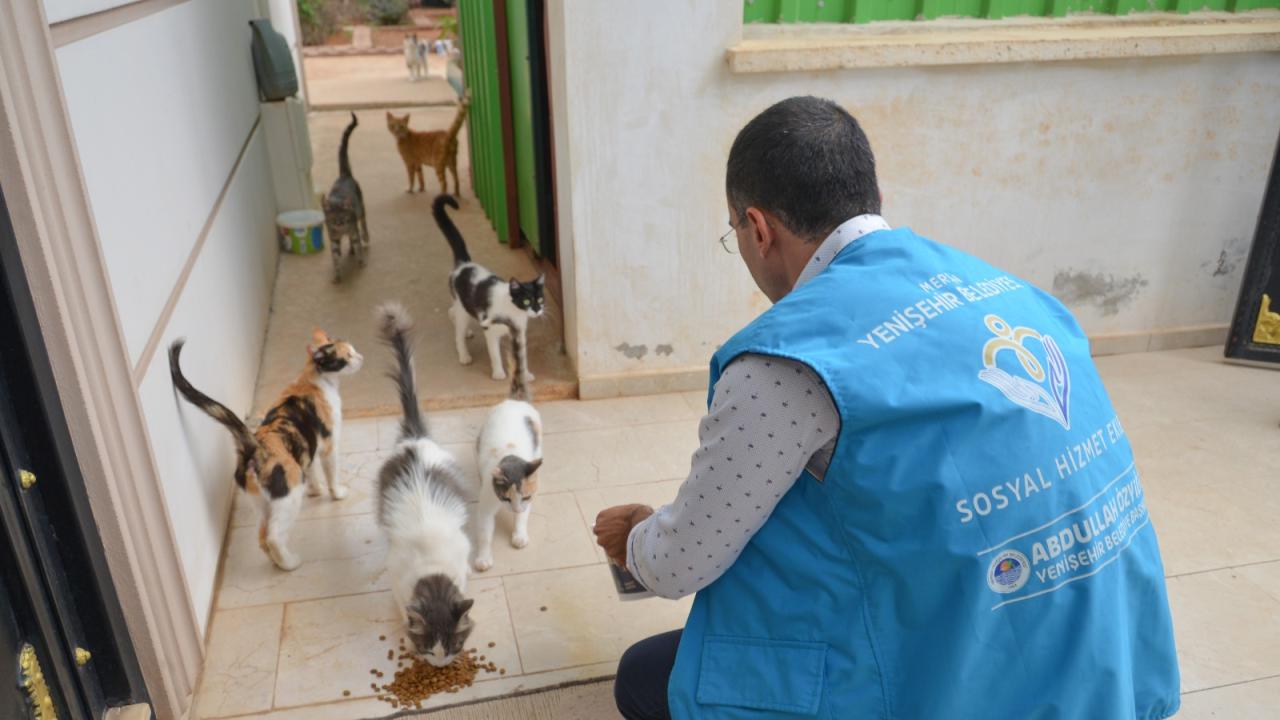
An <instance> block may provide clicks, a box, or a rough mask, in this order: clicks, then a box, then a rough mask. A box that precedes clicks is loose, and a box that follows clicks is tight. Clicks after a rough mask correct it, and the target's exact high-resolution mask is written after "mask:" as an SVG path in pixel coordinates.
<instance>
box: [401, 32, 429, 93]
mask: <svg viewBox="0 0 1280 720" xmlns="http://www.w3.org/2000/svg"><path fill="white" fill-rule="evenodd" d="M404 64H405V66H406V67H408V68H409V81H410V82H413V81H416V80H422V79H424V78H426V77H427V43H426V42H425V41H423V40H419V39H418V34H417V33H409V34H408V35H405V36H404Z"/></svg>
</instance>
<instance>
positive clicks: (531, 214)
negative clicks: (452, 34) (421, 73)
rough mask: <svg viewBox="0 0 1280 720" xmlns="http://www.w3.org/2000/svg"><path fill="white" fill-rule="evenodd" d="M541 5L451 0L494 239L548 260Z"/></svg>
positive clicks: (474, 151)
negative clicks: (517, 243)
mask: <svg viewBox="0 0 1280 720" xmlns="http://www.w3.org/2000/svg"><path fill="white" fill-rule="evenodd" d="M543 10H544V5H543V3H542V0H458V11H459V18H458V24H459V26H460V29H461V33H462V53H463V72H464V77H465V79H466V83H467V87H469V88H470V89H471V103H472V105H471V125H470V128H471V131H470V134H469V136H468V137H469V140H470V148H471V167H472V176H473V181H474V185H475V189H476V195H477V197H479V199H480V203H481V205H482V206H483V207H484V209H485V214H486V215H487V216H488V217H489V220H490V221H491V222H492V223H493V227H494V229H495V230H496V231H497V233H498V238H499V239H500V240H502V241H503V242H507V241H508V240H511V239H518V238H520V237H521V236H523V238H524V239H525V240H527V241H528V242H529V244H530V245H531V246H532V247H533V249H534V251H535V252H536V253H537V254H538V255H539V256H540V257H542V258H546V259H549V260H550V261H551V262H552V263H554V262H555V244H554V238H553V235H554V227H553V225H552V216H553V209H552V205H551V169H550V162H551V161H550V148H549V142H550V141H549V138H550V129H549V127H548V126H547V117H548V109H547V102H548V101H547V98H546V89H545V72H546V70H545V68H544V67H543V65H544V60H543V45H544V42H543V36H542V19H543ZM504 100H505V101H506V105H505V107H504V104H503V102H504ZM504 112H506V113H507V122H508V123H509V124H508V125H507V127H506V129H505V131H504V127H503V120H504V118H503V113H504ZM512 203H514V207H512Z"/></svg>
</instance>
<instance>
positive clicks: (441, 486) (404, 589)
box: [378, 303, 474, 667]
mask: <svg viewBox="0 0 1280 720" xmlns="http://www.w3.org/2000/svg"><path fill="white" fill-rule="evenodd" d="M378 322H379V326H380V327H379V329H380V331H381V335H382V339H383V341H384V342H386V343H387V344H388V345H389V346H390V347H391V350H392V352H393V353H394V354H395V357H396V364H397V369H396V371H395V372H394V373H392V374H391V377H392V378H393V379H394V380H395V382H396V390H397V392H398V394H399V396H400V406H401V410H402V412H403V417H402V419H401V421H400V440H399V442H398V443H397V444H396V447H395V453H394V454H393V455H392V456H391V457H390V458H388V459H387V461H386V463H384V464H383V466H382V469H381V470H380V471H379V473H378V524H379V525H380V526H381V527H382V530H383V532H384V533H386V536H387V545H388V549H387V569H388V571H389V572H390V575H391V593H392V596H393V597H394V598H395V601H396V605H397V606H398V607H399V608H400V612H401V614H402V617H403V619H404V621H405V624H406V625H407V626H408V630H409V638H410V639H411V640H412V641H413V646H414V649H415V650H416V651H417V652H418V654H419V655H421V656H422V657H423V658H424V659H426V661H427V662H429V663H430V664H432V665H434V666H436V667H444V666H445V665H448V664H449V663H451V662H453V659H454V658H455V657H457V655H458V653H460V652H462V649H463V645H464V643H466V641H467V637H468V636H470V634H471V630H472V628H473V623H472V621H471V618H470V617H469V615H468V612H469V611H470V610H471V606H472V604H473V602H474V601H473V600H471V599H470V598H467V597H465V596H464V595H463V593H464V592H466V589H467V559H468V557H469V555H470V554H471V543H470V541H469V540H468V539H467V533H466V525H467V504H466V501H465V500H464V498H463V492H464V485H463V482H464V481H463V472H462V470H461V469H460V468H459V467H458V464H457V462H456V461H455V460H454V458H453V456H452V455H450V454H449V453H448V452H447V451H446V450H444V449H443V448H441V447H440V446H439V445H437V444H436V443H435V441H433V440H432V439H431V438H430V436H429V435H428V433H427V426H426V424H425V423H424V421H423V418H422V411H421V410H420V409H419V407H418V393H417V387H416V384H415V380H414V372H413V347H412V344H411V340H410V337H409V332H410V329H411V328H412V324H413V323H412V320H411V319H410V318H409V314H408V313H407V312H405V309H404V308H403V307H402V306H400V305H399V304H395V303H388V304H386V305H383V306H382V307H380V308H378Z"/></svg>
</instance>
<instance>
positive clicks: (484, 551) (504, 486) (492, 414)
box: [472, 332, 542, 572]
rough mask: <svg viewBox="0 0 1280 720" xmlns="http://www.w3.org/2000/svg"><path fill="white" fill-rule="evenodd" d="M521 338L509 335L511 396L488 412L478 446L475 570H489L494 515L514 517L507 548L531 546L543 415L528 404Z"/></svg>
mask: <svg viewBox="0 0 1280 720" xmlns="http://www.w3.org/2000/svg"><path fill="white" fill-rule="evenodd" d="M519 338H520V335H519V333H514V332H513V333H512V334H511V344H512V353H511V355H512V357H513V358H514V359H515V368H513V370H512V373H511V392H510V394H509V396H508V398H507V399H506V400H503V401H502V402H500V403H498V404H497V405H496V406H494V408H493V409H492V410H490V411H489V416H488V418H486V419H485V423H484V427H482V428H481V429H480V437H479V439H478V440H477V441H476V466H477V467H479V469H480V489H479V492H478V493H477V499H478V500H479V502H478V503H477V505H476V509H475V516H474V527H475V548H476V556H475V559H474V560H473V561H472V564H473V566H474V567H475V569H476V570H479V571H480V572H484V571H485V570H488V569H489V568H491V567H493V526H494V519H495V518H496V516H497V514H498V511H499V510H501V509H502V508H504V507H506V508H507V509H509V510H511V512H513V513H515V528H514V529H513V530H512V532H511V545H512V546H513V547H516V548H522V547H525V546H526V545H528V544H529V511H530V510H531V509H532V505H533V498H534V495H536V494H537V492H538V468H540V467H542V416H541V415H539V414H538V411H537V409H535V408H534V407H533V405H532V403H531V402H530V401H531V400H533V395H532V394H531V393H530V392H529V386H528V384H526V382H525V380H524V372H523V371H524V369H525V368H524V366H523V364H521V363H520V357H521V356H522V355H523V353H521V352H520V349H521V348H520V346H519V345H520V340H519Z"/></svg>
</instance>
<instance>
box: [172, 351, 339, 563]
mask: <svg viewBox="0 0 1280 720" xmlns="http://www.w3.org/2000/svg"><path fill="white" fill-rule="evenodd" d="M185 342H186V341H185V340H183V339H178V340H175V341H173V344H172V345H170V346H169V373H170V375H171V376H172V377H173V384H174V386H175V387H177V388H178V392H180V393H182V396H183V397H184V398H186V399H187V401H188V402H190V403H191V404H192V405H195V406H196V407H198V408H200V409H201V410H203V411H204V412H205V413H206V414H208V415H209V417H211V418H213V419H214V420H216V421H218V422H219V423H222V424H223V425H224V426H226V428H227V429H228V430H230V431H231V435H232V436H233V437H234V438H235V441H236V454H237V463H236V471H235V480H236V485H237V486H239V487H240V489H241V490H243V491H244V492H245V494H246V495H248V497H249V498H250V499H251V500H252V501H253V505H254V506H255V507H256V508H257V509H258V515H259V517H260V518H261V522H260V524H259V526H258V545H259V546H260V547H261V548H262V550H263V552H265V553H267V556H268V557H270V558H271V562H273V563H275V564H276V567H278V568H280V569H281V570H293V569H294V568H296V567H298V564H299V562H300V561H299V559H298V556H297V555H295V554H294V553H293V552H292V551H291V550H289V547H288V543H287V541H288V536H289V531H290V530H291V529H292V528H293V522H294V520H295V519H297V516H298V510H299V509H300V508H301V507H302V492H301V488H302V486H303V484H304V482H303V478H304V477H305V478H306V483H305V484H306V486H307V492H308V494H310V495H319V494H320V493H321V492H322V489H321V487H320V469H319V468H318V467H316V466H317V464H319V465H320V466H321V467H323V468H324V475H325V478H326V479H327V480H328V483H329V494H330V495H331V496H332V497H333V499H334V500H341V499H343V498H345V497H346V496H347V486H346V485H345V484H343V482H342V478H340V477H339V476H338V447H339V440H340V438H341V436H342V396H340V395H339V394H338V378H339V377H340V376H342V375H350V374H351V373H354V372H356V371H357V370H359V369H360V366H361V364H363V362H364V358H363V357H361V356H360V353H358V352H356V349H355V348H354V347H352V346H351V344H350V343H347V342H342V341H340V340H333V339H331V338H329V336H328V335H326V334H325V333H324V331H322V330H316V331H315V332H314V333H313V334H312V338H311V346H310V347H308V348H307V366H306V369H304V370H303V371H302V374H301V375H300V376H298V379H297V380H295V381H294V383H293V384H292V385H290V386H289V387H287V388H285V389H284V391H283V392H282V393H280V397H279V399H277V400H276V402H275V404H274V405H272V406H271V409H270V410H268V411H267V415H266V417H265V418H263V420H262V424H261V425H260V426H258V429H257V430H256V431H254V432H252V433H250V432H249V428H248V427H247V426H246V425H245V424H244V422H242V421H241V420H240V418H238V417H236V414H235V413H234V412H232V411H231V409H230V408H228V407H227V406H226V405H223V404H222V403H219V402H218V401H216V400H214V399H212V398H210V397H209V396H208V395H205V394H204V393H202V392H200V391H199V390H196V389H195V388H194V387H193V386H192V385H191V383H190V382H188V381H187V379H186V377H184V376H183V375H182V369H181V368H180V367H179V365H178V356H179V355H180V354H181V353H182V346H183V344H184V343H185ZM317 457H319V459H320V462H319V463H316V458H317Z"/></svg>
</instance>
